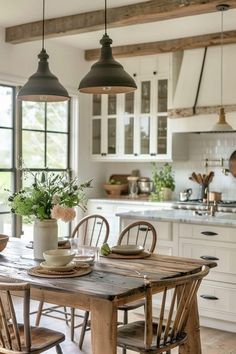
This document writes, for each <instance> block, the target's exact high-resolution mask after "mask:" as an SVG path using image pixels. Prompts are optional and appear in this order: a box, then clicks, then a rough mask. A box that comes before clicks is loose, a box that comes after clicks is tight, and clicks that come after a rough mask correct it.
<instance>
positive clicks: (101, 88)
mask: <svg viewBox="0 0 236 354" xmlns="http://www.w3.org/2000/svg"><path fill="white" fill-rule="evenodd" d="M100 43H101V45H102V48H101V55H100V59H99V60H98V61H97V62H96V63H95V64H93V65H92V67H91V70H90V71H89V73H88V74H87V75H86V76H85V77H84V78H83V79H82V80H81V82H80V84H79V91H80V92H84V93H95V94H98V93H101V94H103V93H106V94H110V93H115V94H116V93H127V92H132V91H134V90H136V89H137V86H136V83H135V81H134V79H133V78H132V76H130V75H129V74H128V73H127V72H126V71H125V70H124V68H123V66H122V65H121V64H120V63H118V62H117V61H116V60H115V59H114V58H113V56H112V48H111V44H112V39H111V38H110V37H109V36H108V34H107V1H106V0H105V33H104V35H103V37H102V39H101V40H100Z"/></svg>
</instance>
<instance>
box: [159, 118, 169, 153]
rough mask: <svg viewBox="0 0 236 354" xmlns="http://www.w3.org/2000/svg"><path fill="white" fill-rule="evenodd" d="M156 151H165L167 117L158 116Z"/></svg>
mask: <svg viewBox="0 0 236 354" xmlns="http://www.w3.org/2000/svg"><path fill="white" fill-rule="evenodd" d="M157 153H158V154H166V153H167V117H158V122H157Z"/></svg>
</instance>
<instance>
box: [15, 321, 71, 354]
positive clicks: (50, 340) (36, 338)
mask: <svg viewBox="0 0 236 354" xmlns="http://www.w3.org/2000/svg"><path fill="white" fill-rule="evenodd" d="M30 332H31V348H30V353H37V352H41V350H42V349H43V350H47V349H49V348H51V347H53V346H55V344H59V343H61V342H62V341H64V340H65V335H64V334H63V333H60V332H57V331H53V330H51V329H48V328H43V327H30ZM19 333H20V337H21V340H22V343H23V338H24V326H23V325H21V324H20V325H19Z"/></svg>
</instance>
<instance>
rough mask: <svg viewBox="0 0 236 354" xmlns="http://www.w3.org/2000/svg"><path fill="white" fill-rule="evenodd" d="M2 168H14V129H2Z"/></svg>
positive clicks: (0, 136) (0, 130)
mask: <svg viewBox="0 0 236 354" xmlns="http://www.w3.org/2000/svg"><path fill="white" fill-rule="evenodd" d="M0 142H1V144H0V156H1V159H0V168H11V167H12V129H4V128H2V129H1V128H0Z"/></svg>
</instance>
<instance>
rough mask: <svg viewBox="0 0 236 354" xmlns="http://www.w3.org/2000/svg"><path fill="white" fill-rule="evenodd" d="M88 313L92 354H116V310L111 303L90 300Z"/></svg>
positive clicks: (101, 300)
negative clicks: (89, 312)
mask: <svg viewBox="0 0 236 354" xmlns="http://www.w3.org/2000/svg"><path fill="white" fill-rule="evenodd" d="M90 311H91V334H92V352H93V354H116V350H117V349H116V338H117V308H116V307H115V306H114V304H113V302H112V301H108V300H103V299H92V300H91V303H90Z"/></svg>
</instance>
